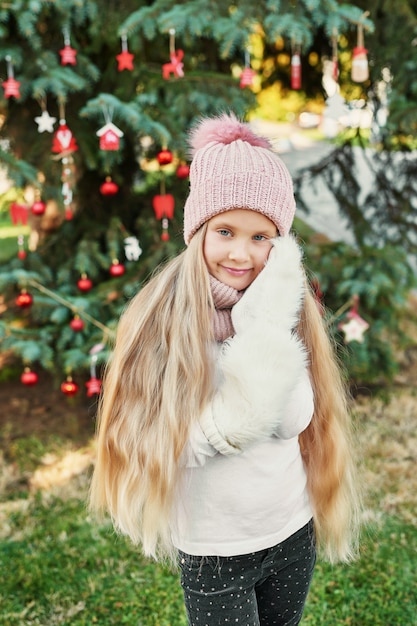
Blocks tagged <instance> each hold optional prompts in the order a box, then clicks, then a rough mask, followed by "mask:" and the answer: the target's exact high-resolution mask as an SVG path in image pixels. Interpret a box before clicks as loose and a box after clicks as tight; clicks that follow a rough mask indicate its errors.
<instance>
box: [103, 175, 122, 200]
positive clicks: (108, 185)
mask: <svg viewBox="0 0 417 626" xmlns="http://www.w3.org/2000/svg"><path fill="white" fill-rule="evenodd" d="M118 191H119V186H118V185H116V183H114V182H113V181H112V179H111V178H110V176H107V178H106V181H105V182H104V183H103V184H102V185H101V187H100V193H101V194H102V195H103V196H114V194H115V193H117V192H118Z"/></svg>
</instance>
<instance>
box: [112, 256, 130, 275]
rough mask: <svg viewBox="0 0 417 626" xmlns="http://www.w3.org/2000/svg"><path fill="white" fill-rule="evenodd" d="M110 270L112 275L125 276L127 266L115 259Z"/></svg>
mask: <svg viewBox="0 0 417 626" xmlns="http://www.w3.org/2000/svg"><path fill="white" fill-rule="evenodd" d="M109 271H110V274H111V275H112V276H123V274H124V273H125V271H126V268H125V266H124V265H122V264H121V263H119V261H117V260H116V259H115V260H114V261H113V263H112V264H111V266H110V270H109Z"/></svg>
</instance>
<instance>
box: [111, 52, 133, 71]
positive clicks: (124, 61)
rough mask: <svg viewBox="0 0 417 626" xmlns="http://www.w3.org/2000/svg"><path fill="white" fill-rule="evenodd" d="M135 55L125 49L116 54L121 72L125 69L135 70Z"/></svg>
mask: <svg viewBox="0 0 417 626" xmlns="http://www.w3.org/2000/svg"><path fill="white" fill-rule="evenodd" d="M134 58H135V55H134V54H132V53H131V52H129V50H123V51H122V52H121V53H120V54H118V55H117V56H116V59H117V62H118V66H117V69H118V71H119V72H122V71H123V70H133V59H134Z"/></svg>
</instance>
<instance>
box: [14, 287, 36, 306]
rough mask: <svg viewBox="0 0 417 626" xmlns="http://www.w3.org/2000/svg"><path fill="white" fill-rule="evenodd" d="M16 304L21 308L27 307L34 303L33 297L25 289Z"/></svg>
mask: <svg viewBox="0 0 417 626" xmlns="http://www.w3.org/2000/svg"><path fill="white" fill-rule="evenodd" d="M16 304H17V306H19V307H20V308H21V309H27V308H29V307H30V306H32V304H33V297H32V296H31V295H30V293H28V292H27V291H26V290H25V289H23V290H22V292H21V293H20V294H19V295H18V296H17V298H16Z"/></svg>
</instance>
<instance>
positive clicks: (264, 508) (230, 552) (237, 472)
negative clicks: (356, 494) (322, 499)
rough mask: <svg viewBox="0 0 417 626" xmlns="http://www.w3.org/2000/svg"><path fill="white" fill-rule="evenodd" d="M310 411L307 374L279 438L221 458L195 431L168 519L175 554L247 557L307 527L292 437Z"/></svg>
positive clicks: (303, 490) (303, 486)
mask: <svg viewBox="0 0 417 626" xmlns="http://www.w3.org/2000/svg"><path fill="white" fill-rule="evenodd" d="M313 408H314V404H313V392H312V388H311V384H310V380H309V377H308V374H307V371H306V372H305V375H304V376H303V378H302V379H301V380H300V381H299V383H298V385H297V387H296V388H295V389H294V392H293V394H292V396H291V398H290V401H289V404H288V407H287V411H286V417H285V420H284V422H283V423H282V424H281V426H280V432H279V433H278V434H277V436H275V435H274V436H272V437H270V438H269V439H267V440H263V441H260V442H259V443H255V444H253V445H251V446H250V447H248V448H247V449H246V450H244V451H242V452H241V453H239V454H232V455H224V454H220V453H219V452H217V450H216V449H215V448H214V447H213V446H212V445H211V444H210V443H209V442H208V440H207V438H206V437H205V435H204V432H203V430H202V428H201V426H200V424H198V423H197V424H196V425H195V427H194V429H193V431H192V434H191V438H190V442H189V445H188V448H187V450H186V453H185V457H184V458H185V465H186V467H185V469H184V475H183V481H182V484H181V485H180V486H179V489H178V494H177V497H176V500H175V503H174V507H173V511H172V517H171V533H172V540H173V544H174V546H175V547H176V548H178V549H180V550H182V551H183V552H186V553H188V554H193V555H201V556H211V555H216V556H236V555H240V554H248V553H250V552H256V551H258V550H263V549H265V548H270V547H272V546H274V545H276V544H277V543H280V542H282V541H284V540H285V539H287V538H288V537H290V536H291V535H292V534H293V533H295V532H296V531H297V530H299V529H300V528H302V527H303V526H304V525H305V524H307V522H308V521H309V520H310V519H311V517H312V510H311V505H310V502H309V497H308V493H307V487H306V482H307V479H306V473H305V469H304V465H303V461H302V458H301V453H300V447H299V442H298V434H299V433H301V432H302V431H303V430H304V429H305V428H306V427H307V426H308V424H309V423H310V420H311V418H312V414H313Z"/></svg>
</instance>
